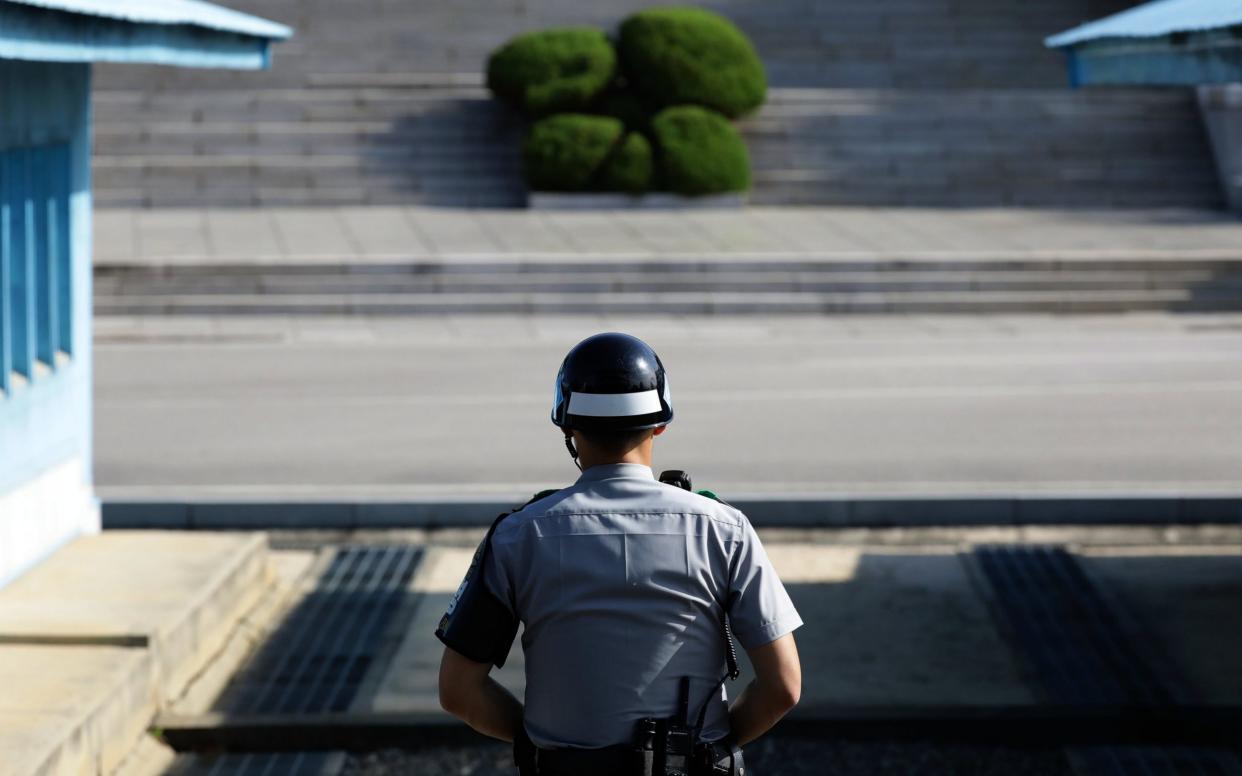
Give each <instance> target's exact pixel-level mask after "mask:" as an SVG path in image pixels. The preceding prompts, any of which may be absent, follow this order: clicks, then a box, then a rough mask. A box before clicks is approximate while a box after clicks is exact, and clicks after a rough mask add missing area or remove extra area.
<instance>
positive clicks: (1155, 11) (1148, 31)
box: [1044, 0, 1242, 48]
mask: <svg viewBox="0 0 1242 776" xmlns="http://www.w3.org/2000/svg"><path fill="white" fill-rule="evenodd" d="M1239 25H1242V3H1239V2H1237V0H1154V2H1150V3H1146V4H1144V5H1140V6H1137V7H1135V8H1130V9H1128V10H1125V11H1122V12H1121V13H1116V14H1113V15H1112V16H1107V17H1105V18H1103V19H1098V20H1096V21H1093V22H1088V23H1086V24H1083V25H1080V26H1078V27H1074V28H1073V29H1070V30H1066V31H1065V32H1061V33H1058V34H1056V35H1053V36H1051V37H1049V38H1047V39H1045V40H1044V45H1045V46H1047V47H1048V48H1066V47H1069V46H1076V45H1079V44H1082V43H1090V42H1094V41H1098V40H1103V39H1110V38H1140V39H1141V38H1160V37H1164V36H1167V35H1173V34H1175V33H1193V32H1206V31H1210V30H1218V29H1224V28H1228V27H1236V26H1239Z"/></svg>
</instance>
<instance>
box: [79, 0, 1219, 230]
mask: <svg viewBox="0 0 1242 776" xmlns="http://www.w3.org/2000/svg"><path fill="white" fill-rule="evenodd" d="M1120 4H1121V3H1119V2H1114V1H1113V0H1106V1H1104V2H1088V1H1087V0H1047V2H1041V3H1039V4H1037V5H1032V4H1026V5H1022V4H1015V3H1007V4H1003V5H1000V6H998V5H997V4H996V3H991V2H984V1H983V0H880V1H879V2H874V1H872V2H861V0H842V2H837V3H831V4H825V3H818V2H810V0H778V1H777V2H771V3H764V4H755V3H753V2H749V1H748V0H722V1H721V2H720V3H718V4H716V5H715V6H714V7H715V8H716V9H717V10H719V11H721V12H722V13H724V14H726V15H728V16H731V17H732V18H734V19H735V20H736V21H737V23H738V24H739V25H740V26H741V27H742V28H743V29H744V30H746V31H747V32H748V33H749V34H750V35H752V37H753V38H754V40H755V43H756V46H757V47H758V49H759V51H760V54H761V56H762V58H763V59H764V62H765V66H766V68H767V70H768V77H769V83H770V85H771V87H772V88H771V90H770V95H769V101H768V103H767V104H766V105H765V106H764V108H763V109H762V110H761V112H760V113H759V114H758V115H756V116H753V117H750V118H749V119H747V120H746V121H745V122H743V124H742V130H743V132H744V134H745V136H746V138H747V141H748V143H749V146H750V149H751V153H752V157H753V163H754V168H755V181H756V184H755V190H754V192H753V196H752V201H754V202H757V203H769V204H808V205H814V204H859V205H884V204H891V205H916V204H945V205H970V204H996V205H1057V204H1072V203H1078V202H1081V203H1086V204H1095V205H1099V206H1106V207H1130V206H1149V205H1180V206H1189V207H1216V206H1219V204H1220V195H1219V193H1218V192H1217V186H1216V183H1215V179H1214V172H1213V165H1212V163H1211V159H1210V154H1209V152H1208V148H1207V144H1206V141H1205V138H1204V136H1203V130H1202V128H1201V127H1200V122H1199V119H1198V115H1197V108H1196V106H1195V104H1194V101H1193V100H1192V99H1191V96H1190V93H1189V91H1188V90H1184V91H1180V92H1179V91H1159V90H1118V91H1097V90H1091V91H1089V92H1081V93H1076V92H1071V91H1070V90H1068V89H1066V88H1065V86H1064V84H1065V73H1064V70H1065V66H1064V63H1063V62H1062V58H1061V55H1060V54H1057V53H1055V52H1050V51H1047V50H1045V49H1044V48H1043V46H1042V39H1043V37H1044V36H1045V35H1048V34H1051V33H1053V32H1056V31H1059V30H1061V29H1064V28H1066V27H1069V26H1072V25H1073V24H1075V23H1077V22H1079V21H1081V20H1082V19H1083V18H1089V17H1091V16H1098V15H1100V14H1102V13H1105V12H1107V11H1108V10H1110V9H1111V7H1112V6H1117V5H1120ZM646 5H647V3H646V2H641V3H640V2H637V0H601V2H599V3H590V4H582V3H573V2H568V0H531V1H530V2H521V3H519V2H508V1H507V0H505V1H503V2H498V3H481V2H472V3H469V4H466V5H463V4H462V3H459V2H448V0H424V1H422V2H419V3H417V4H413V3H408V2H397V1H396V0H358V1H357V2H351V3H349V4H340V3H335V2H325V1H323V0H306V1H305V2H303V1H301V0H299V2H293V1H292V0H242V1H241V2H240V3H239V8H240V9H242V10H249V11H252V12H254V13H258V14H260V15H264V16H269V17H271V18H275V19H280V20H283V21H286V22H288V23H290V24H292V25H294V26H295V27H296V28H297V30H298V33H297V35H296V36H295V38H294V39H293V40H292V41H290V42H288V43H286V44H282V45H281V46H279V47H278V48H277V54H276V66H275V68H274V69H273V70H272V71H270V72H264V73H257V74H247V75H246V76H245V78H244V79H239V78H238V77H237V76H236V75H234V74H227V73H218V72H195V71H175V70H171V69H170V70H160V71H158V72H156V71H150V70H140V69H137V68H125V67H108V66H101V67H100V68H98V73H97V78H96V93H95V113H96V151H97V156H96V173H97V188H96V191H97V201H98V202H99V203H100V204H101V205H104V206H108V205H118V206H160V205H193V204H208V205H237V206H250V205H261V204H311V205H313V204H324V205H328V204H366V203H373V204H389V203H412V204H431V205H446V206H466V207H471V206H490V207H495V206H520V205H521V204H522V203H523V202H524V201H525V198H524V195H523V185H522V182H521V179H520V170H519V169H518V167H517V164H518V162H517V159H518V156H519V151H518V146H519V144H520V138H521V135H522V132H523V124H522V122H521V121H520V120H519V119H518V117H516V116H515V115H514V114H513V113H512V112H510V111H508V110H507V109H505V108H504V107H503V106H501V105H499V104H497V103H494V102H493V101H491V100H490V99H489V98H488V95H487V92H486V90H485V88H484V87H483V78H482V70H483V67H484V63H485V61H486V58H487V55H488V53H489V52H490V51H491V50H492V49H494V48H495V47H496V46H497V45H499V44H500V43H502V42H503V41H504V40H506V39H508V38H509V37H511V36H512V35H514V34H515V33H517V32H520V31H523V30H528V29H534V28H539V27H546V26H551V25H566V24H575V23H581V24H603V25H605V26H610V25H612V24H614V23H615V22H616V21H617V20H618V19H620V18H621V17H623V16H625V15H626V14H628V13H629V12H631V11H633V10H636V9H637V8H639V7H645V6H646ZM472 9H473V10H472ZM195 157H199V158H201V159H202V160H204V161H202V162H201V163H196V162H195V161H194V158H195ZM217 157H219V160H218V163H217ZM289 157H297V158H296V159H291V158H289ZM344 157H353V158H354V159H355V160H356V163H354V164H350V163H348V162H345V161H342V160H343V158H344ZM873 161H874V164H873V163H872V162H873ZM1101 164H1102V167H1101V166H1100V165H1101ZM297 167H300V168H301V169H299V170H297V171H296V174H292V173H291V170H293V169H294V168H297ZM337 170H348V171H349V172H348V173H341V174H339V175H335V174H334V171H337ZM1157 189H1159V192H1157V191H1156V190H1157Z"/></svg>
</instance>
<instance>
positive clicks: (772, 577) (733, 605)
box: [729, 520, 802, 649]
mask: <svg viewBox="0 0 1242 776" xmlns="http://www.w3.org/2000/svg"><path fill="white" fill-rule="evenodd" d="M729 577H730V579H729V594H730V596H731V599H732V600H731V602H730V606H729V621H730V623H731V624H732V626H733V633H734V635H735V636H737V640H738V641H740V642H741V644H742V646H743V647H744V648H746V649H754V648H755V647H761V646H763V645H764V644H769V643H771V642H773V641H776V640H777V639H779V638H780V637H781V636H784V635H785V634H787V633H792V632H793V631H794V630H796V629H798V628H799V627H801V626H802V617H801V616H799V615H798V610H797V609H795V608H794V605H793V601H792V600H790V598H789V593H787V592H786V591H785V586H784V585H783V584H781V580H780V577H778V576H777V574H776V569H775V568H773V567H772V562H771V561H770V560H768V554H767V552H765V551H764V549H763V543H762V542H760V541H759V535H758V534H757V533H755V529H754V528H753V527H751V524H750V521H749V520H746V521H745V522H744V524H743V529H742V535H741V540H740V542H739V543H738V545H737V546H736V547H735V549H734V555H733V558H732V560H731V563H730V569H729Z"/></svg>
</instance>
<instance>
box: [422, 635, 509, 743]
mask: <svg viewBox="0 0 1242 776" xmlns="http://www.w3.org/2000/svg"><path fill="white" fill-rule="evenodd" d="M491 669H492V664H491V663H478V662H475V661H473V660H471V659H470V658H468V657H466V656H465V655H462V654H461V653H460V652H457V651H456V650H454V649H452V648H451V647H445V648H444V656H443V657H441V658H440V706H441V707H442V708H443V709H444V710H445V711H447V712H448V713H449V714H452V715H453V716H454V717H457V718H458V719H460V720H461V721H462V722H465V723H466V724H467V725H469V726H470V727H472V728H474V729H475V730H477V731H478V732H480V733H482V734H483V735H485V736H491V737H492V738H499V739H500V740H501V741H512V740H513V737H514V736H515V735H516V734H517V732H518V730H520V729H521V727H522V704H521V702H520V701H518V699H517V698H515V697H513V694H512V693H510V692H509V691H508V690H506V689H505V688H504V687H502V686H501V685H500V683H499V682H497V681H496V680H495V679H493V678H492V677H491V675H490V672H491Z"/></svg>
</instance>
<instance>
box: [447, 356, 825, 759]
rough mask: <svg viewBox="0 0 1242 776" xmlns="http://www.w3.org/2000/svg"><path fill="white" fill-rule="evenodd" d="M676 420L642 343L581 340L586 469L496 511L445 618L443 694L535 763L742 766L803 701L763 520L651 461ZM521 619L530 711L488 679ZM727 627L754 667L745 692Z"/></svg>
mask: <svg viewBox="0 0 1242 776" xmlns="http://www.w3.org/2000/svg"><path fill="white" fill-rule="evenodd" d="M672 418H673V407H672V403H671V400H670V393H669V386H668V379H667V377H666V376H665V373H664V366H663V364H662V363H661V362H660V359H659V358H658V357H657V356H656V354H655V352H654V351H653V350H652V349H651V348H650V347H648V346H647V344H646V343H644V342H643V341H642V340H639V339H636V338H634V337H631V336H628V335H625V334H598V335H596V336H594V337H590V338H588V339H586V340H584V341H583V342H581V343H579V344H578V345H577V346H576V347H574V348H573V349H572V350H571V351H570V352H569V354H568V355H567V356H566V357H565V360H564V362H563V363H562V364H561V369H560V374H559V375H558V376H557V381H556V396H555V400H554V402H553V407H552V422H553V423H555V424H556V425H557V426H558V427H559V428H560V429H561V431H562V432H563V433H564V438H565V445H566V446H567V447H568V449H569V452H570V455H571V456H572V457H573V459H574V461H575V463H577V464H578V468H579V469H581V471H582V474H581V476H580V477H579V478H578V481H577V482H576V483H574V484H573V485H572V486H570V487H568V488H565V489H564V490H560V491H548V492H545V493H541V494H539V495H538V496H536V497H535V499H533V500H532V501H530V502H529V503H527V504H526V505H525V506H523V507H522V508H520V509H518V510H517V511H514V512H512V513H508V514H506V515H501V517H500V518H498V519H497V520H496V522H495V523H494V524H493V525H492V527H491V530H490V531H489V532H488V534H487V536H486V538H484V540H483V543H482V544H481V545H480V547H479V549H478V551H477V552H476V553H475V556H474V561H473V563H472V564H471V568H470V570H469V572H468V573H467V575H466V579H465V580H464V581H463V582H462V584H461V587H460V588H459V589H458V591H457V593H456V594H455V595H454V597H453V600H452V601H451V602H450V604H449V607H448V612H447V613H446V614H445V616H444V619H443V620H441V622H440V627H439V629H438V630H437V631H436V636H437V637H438V638H439V639H440V640H441V641H442V642H443V643H444V645H445V650H444V656H443V658H442V660H441V663H440V702H441V705H442V706H443V707H444V709H445V710H446V711H448V712H449V713H451V714H453V715H454V716H456V717H458V718H460V719H462V720H464V721H465V722H466V723H467V724H469V725H470V726H471V727H472V728H474V729H475V730H477V731H479V732H481V733H484V734H486V735H489V736H493V737H495V738H499V739H502V740H505V741H514V751H515V761H516V764H517V765H518V767H519V770H520V772H521V773H522V774H523V776H526V775H527V774H539V776H560V775H562V774H564V775H569V774H573V775H574V776H588V775H599V776H609V775H610V774H616V775H617V776H623V775H624V776H630V774H634V775H636V776H637V775H638V774H654V775H655V776H663V774H666V773H667V774H673V773H679V774H684V773H691V774H699V773H722V774H725V773H732V774H737V775H738V776H740V775H741V774H742V773H743V772H744V771H743V768H742V764H741V751H740V747H741V745H744V744H746V743H747V742H749V741H752V740H754V739H755V738H757V737H758V736H760V735H762V734H763V733H764V732H765V731H767V730H768V729H769V728H770V727H771V726H772V725H774V724H775V723H776V722H777V721H778V720H780V718H781V717H782V716H784V714H785V713H786V712H787V711H789V709H791V708H792V707H793V706H794V705H795V704H797V702H798V697H799V693H800V691H801V680H802V674H801V666H800V663H799V660H798V653H797V649H796V647H795V645H794V639H793V631H794V630H795V629H796V628H798V627H799V626H800V625H802V619H801V618H800V617H799V616H798V612H797V611H796V610H795V609H794V607H793V604H792V603H791V601H790V599H789V596H788V594H787V593H786V592H785V588H784V586H783V585H782V584H781V582H780V579H779V578H778V577H777V575H776V572H775V570H774V569H773V568H772V565H771V563H770V562H769V561H768V558H767V555H766V554H765V552H764V549H763V546H762V545H761V544H760V542H759V537H758V536H757V535H756V534H755V531H754V529H753V528H752V527H751V525H750V522H749V521H748V520H747V519H746V516H745V515H743V514H742V513H741V512H739V511H738V510H736V509H734V508H732V507H730V506H728V505H727V504H725V503H723V502H721V501H719V500H718V499H715V497H714V496H712V495H711V494H710V493H707V492H706V491H704V492H703V494H706V495H701V494H698V493H692V492H690V491H689V490H688V489H683V488H688V478H683V479H684V482H681V483H679V484H681V485H682V486H683V487H678V485H677V484H666V483H665V482H661V481H657V480H656V479H655V477H654V476H653V475H652V470H651V458H652V446H653V442H654V440H655V438H656V437H658V436H660V435H661V434H663V433H664V431H665V429H666V428H667V424H668V423H669V421H671V420H672ZM678 474H680V473H678ZM664 479H675V478H669V477H665V478H664ZM519 623H521V624H522V625H524V626H525V631H524V633H523V636H522V648H523V650H524V652H525V655H526V698H525V707H523V704H522V703H521V702H519V701H518V700H517V699H516V698H514V697H513V695H512V694H510V693H509V692H508V691H506V690H505V689H504V688H503V687H501V686H500V684H498V683H497V682H496V681H495V680H494V679H492V678H491V677H490V676H489V672H490V670H491V667H492V666H493V665H495V666H497V667H500V666H502V665H503V664H504V662H505V658H506V657H507V656H508V653H509V649H510V647H511V645H512V643H513V640H514V638H515V636H516V633H517V630H518V625H519ZM730 626H731V629H732V633H734V634H736V636H737V638H738V640H739V641H740V642H741V643H742V646H743V647H744V648H745V649H746V652H747V654H748V655H749V657H750V659H751V663H752V665H753V666H754V669H755V674H756V676H755V679H754V681H752V682H751V683H750V685H749V686H747V687H746V689H745V690H744V691H743V692H742V693H741V695H739V696H738V698H737V699H736V700H735V701H734V702H733V704H732V705H729V704H728V702H727V697H726V696H727V694H726V692H725V689H724V677H723V676H722V674H733V675H736V658H735V656H734V654H733V651H732V650H733V645H732V640H731V637H730ZM726 666H727V667H728V668H727V670H726Z"/></svg>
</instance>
